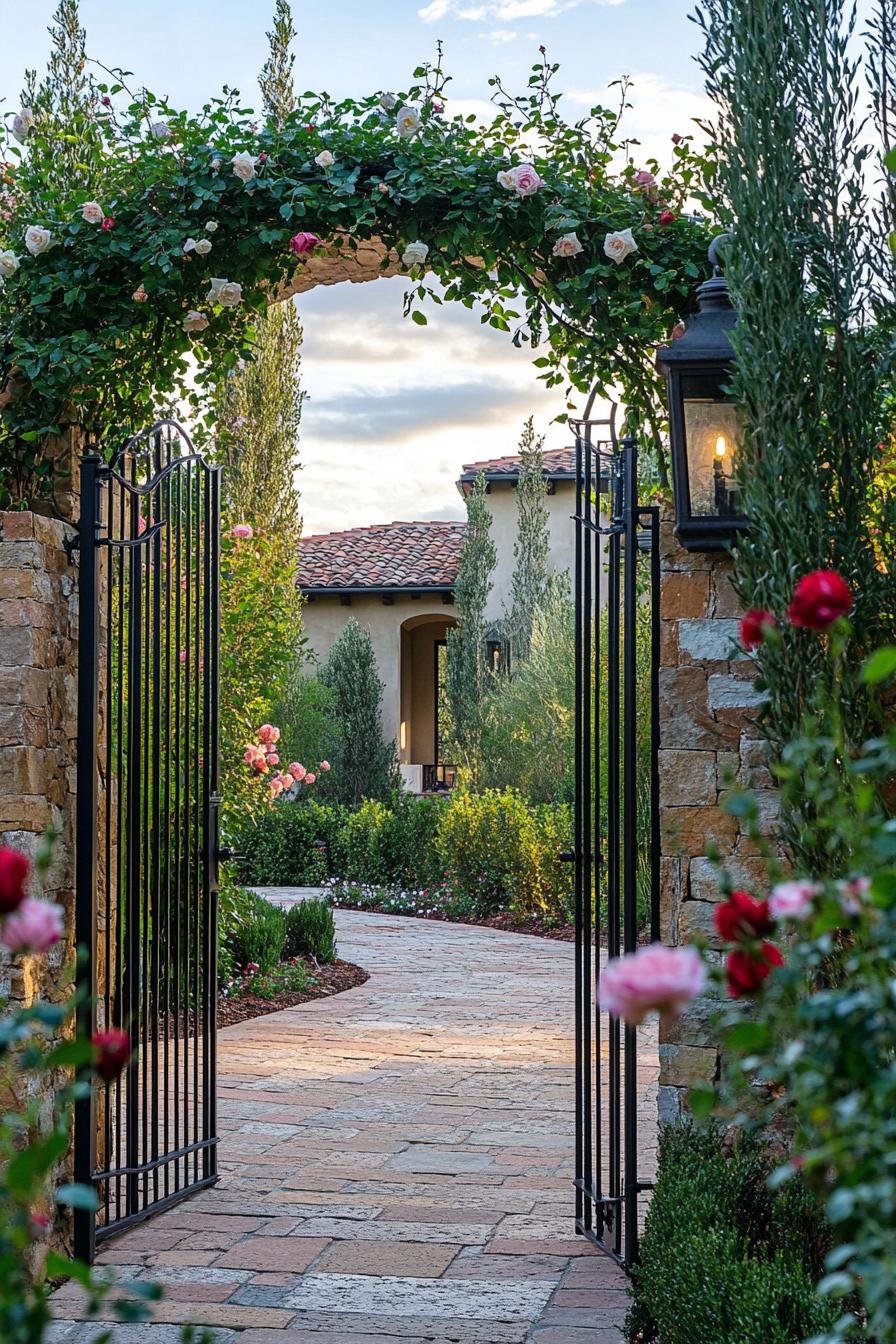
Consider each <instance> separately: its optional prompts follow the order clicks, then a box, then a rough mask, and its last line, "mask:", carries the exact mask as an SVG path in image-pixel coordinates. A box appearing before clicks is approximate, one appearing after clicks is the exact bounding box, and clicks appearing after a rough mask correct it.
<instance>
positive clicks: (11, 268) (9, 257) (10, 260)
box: [0, 250, 19, 278]
mask: <svg viewBox="0 0 896 1344" xmlns="http://www.w3.org/2000/svg"><path fill="white" fill-rule="evenodd" d="M18 269H19V259H18V257H17V256H16V254H15V252H10V251H9V250H7V251H6V252H0V277H3V278H5V277H6V276H7V275H15V273H16V271H17V270H18Z"/></svg>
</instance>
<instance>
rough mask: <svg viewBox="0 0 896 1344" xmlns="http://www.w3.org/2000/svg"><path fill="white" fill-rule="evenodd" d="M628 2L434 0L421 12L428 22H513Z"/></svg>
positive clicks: (425, 21) (419, 13) (581, 0)
mask: <svg viewBox="0 0 896 1344" xmlns="http://www.w3.org/2000/svg"><path fill="white" fill-rule="evenodd" d="M624 4H625V0H489V3H488V4H484V5H468V4H464V3H463V0H431V3H430V4H428V5H426V7H425V8H424V9H418V10H417V14H418V15H419V17H420V18H421V19H422V20H423V22H424V23H437V22H439V20H441V19H446V18H449V17H450V18H452V19H462V20H464V21H466V22H467V23H484V22H487V21H488V20H492V21H493V22H497V23H513V22H515V21H516V20H517V19H552V18H556V17H557V16H558V15H560V14H566V13H568V12H569V10H571V9H579V8H580V7H581V6H582V5H602V6H605V7H615V6H617V5H624Z"/></svg>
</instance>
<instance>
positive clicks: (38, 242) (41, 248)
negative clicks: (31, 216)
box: [25, 224, 56, 257]
mask: <svg viewBox="0 0 896 1344" xmlns="http://www.w3.org/2000/svg"><path fill="white" fill-rule="evenodd" d="M55 241H56V240H55V239H54V237H53V235H52V233H51V232H50V230H49V229H44V228H42V227H41V225H40V224H30V225H29V226H28V228H27V229H26V230H25V246H26V247H27V249H28V251H29V252H30V253H31V255H32V257H39V256H40V255H41V253H42V252H46V251H47V250H48V248H51V247H52V246H53V243H54V242H55Z"/></svg>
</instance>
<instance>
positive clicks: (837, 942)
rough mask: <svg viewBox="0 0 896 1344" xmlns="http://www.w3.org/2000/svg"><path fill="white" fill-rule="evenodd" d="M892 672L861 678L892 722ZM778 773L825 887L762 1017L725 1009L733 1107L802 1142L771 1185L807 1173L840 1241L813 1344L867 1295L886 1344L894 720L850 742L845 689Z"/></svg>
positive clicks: (752, 810)
mask: <svg viewBox="0 0 896 1344" xmlns="http://www.w3.org/2000/svg"><path fill="white" fill-rule="evenodd" d="M847 635H848V627H847V626H846V625H845V623H843V625H842V626H841V628H840V629H839V630H838V631H837V632H835V634H834V636H833V638H832V639H831V640H830V641H829V644H828V648H827V656H828V657H829V658H830V659H831V660H832V661H833V663H834V664H835V667H834V671H833V673H832V675H831V679H832V680H833V681H834V682H835V683H836V681H837V680H838V678H839V676H840V675H842V674H841V673H840V672H838V671H837V669H836V664H837V663H839V662H841V661H842V660H843V659H844V658H845V657H846V656H847V652H848V649H847V646H846V643H845V641H846V638H847ZM894 674H896V648H893V647H891V646H890V647H886V648H884V649H881V650H879V651H878V652H877V653H876V654H874V655H872V656H871V657H870V658H869V659H867V660H866V661H865V663H864V665H863V667H862V669H861V672H860V675H861V678H862V680H864V682H865V684H866V685H867V686H868V688H869V690H870V691H871V693H872V694H874V695H876V696H879V697H880V700H881V702H882V706H881V707H882V710H883V712H884V713H885V714H888V716H889V718H890V720H891V721H892V706H893V689H892V683H893V678H894ZM776 773H777V775H778V779H779V782H780V789H781V794H782V800H783V803H784V806H785V807H788V808H790V809H796V808H797V806H798V807H799V809H800V815H801V816H802V817H803V819H804V820H803V826H804V830H805V832H806V833H805V835H804V837H803V839H804V844H803V846H802V847H801V848H802V852H803V853H806V854H812V855H815V856H816V857H817V866H816V867H815V868H814V869H812V870H809V871H808V872H807V873H806V876H807V878H808V879H810V880H811V879H813V878H814V879H816V880H817V887H816V895H815V897H814V900H813V901H812V905H811V908H810V909H809V910H808V911H807V912H806V913H805V914H804V916H803V917H802V918H799V919H793V920H790V921H785V922H784V924H783V925H782V927H781V929H780V930H779V934H778V935H776V936H777V937H778V940H779V941H780V943H781V947H782V951H783V953H784V965H783V967H781V968H779V969H778V970H776V971H775V972H774V973H773V974H772V975H771V976H770V978H769V980H768V981H767V982H766V985H765V986H764V988H763V992H762V995H761V1003H760V1013H759V1020H745V1019H744V1016H743V1014H742V1013H741V1012H740V1011H738V1009H737V1008H736V1007H732V1008H731V1009H730V1010H729V1012H728V1013H727V1014H726V1018H725V1024H726V1039H727V1046H728V1056H729V1058H728V1065H727V1069H726V1077H725V1082H724V1087H723V1100H724V1102H725V1107H726V1109H727V1111H728V1112H729V1114H734V1115H735V1116H737V1118H738V1119H739V1121H740V1123H742V1124H744V1125H745V1126H747V1127H757V1128H762V1129H763V1130H765V1131H766V1132H769V1130H770V1131H771V1132H773V1133H778V1134H781V1133H784V1134H786V1135H787V1136H788V1138H789V1139H791V1140H792V1142H791V1146H790V1156H789V1160H788V1161H786V1162H785V1163H784V1164H783V1165H781V1166H780V1167H779V1169H778V1170H777V1172H776V1173H775V1175H774V1176H773V1178H772V1181H773V1184H774V1185H782V1184H785V1183H787V1182H789V1181H805V1182H808V1184H809V1185H810V1186H811V1187H812V1188H813V1189H814V1190H815V1191H816V1192H817V1193H818V1195H819V1196H820V1198H821V1200H822V1203H823V1207H824V1211H825V1215H826V1218H827V1221H828V1222H829V1224H830V1226H831V1228H832V1232H833V1238H834V1242H835V1244H834V1247H833V1249H832V1250H831V1252H830V1254H829V1255H828V1256H827V1260H826V1265H825V1275H824V1277H823V1279H822V1281H821V1283H820V1285H819V1291H820V1292H821V1294H822V1295H823V1296H827V1297H830V1298H831V1299H834V1300H839V1299H843V1304H844V1311H843V1315H842V1318H841V1320H840V1323H839V1325H838V1326H837V1327H836V1328H835V1329H834V1330H833V1331H832V1332H831V1333H829V1334H825V1335H824V1336H823V1337H822V1336H819V1337H818V1340H817V1341H813V1344H822V1339H823V1340H824V1341H828V1340H833V1339H840V1338H846V1337H849V1338H852V1337H853V1336H852V1335H851V1333H850V1332H851V1331H852V1330H853V1329H854V1324H855V1316H854V1312H853V1310H851V1309H850V1308H854V1307H855V1305H856V1302H860V1303H861V1305H862V1307H863V1308H864V1311H865V1312H866V1313H867V1318H868V1321H867V1334H868V1337H870V1338H873V1339H875V1340H877V1341H879V1342H880V1344H884V1341H893V1340H896V1294H894V1291H893V1284H894V1282H896V1242H894V1238H893V1226H894V1223H896V1170H894V1152H896V1054H894V1045H893V1043H894V1041H896V995H894V979H893V972H894V966H896V822H894V818H893V815H892V801H893V787H894V781H896V727H890V728H889V730H888V731H887V732H885V733H883V734H882V735H880V736H878V737H877V738H874V739H872V740H870V741H868V742H866V743H865V744H864V745H863V747H862V748H861V749H860V750H853V751H850V750H849V749H848V748H847V746H846V739H845V736H844V729H843V724H842V715H841V713H840V707H839V700H838V697H837V696H836V694H835V695H833V696H831V697H829V699H828V702H827V705H826V706H822V705H819V706H817V707H816V709H815V712H813V714H812V715H811V716H807V717H806V719H805V721H804V724H803V731H802V734H801V735H800V736H799V737H798V738H797V739H796V740H794V741H793V742H792V743H790V744H789V745H788V746H787V747H786V749H785V751H784V754H783V760H782V762H781V764H780V766H779V767H777V770H776ZM731 809H732V810H733V811H734V812H735V813H736V814H737V815H740V816H741V817H743V818H744V819H745V820H746V822H747V824H748V826H749V827H750V829H751V831H752V833H753V837H754V840H755V841H756V842H757V843H762V841H761V837H760V836H759V829H758V817H757V811H756V807H755V802H754V800H752V799H751V798H750V796H749V795H744V794H737V795H735V796H734V797H733V798H732V801H731ZM767 852H768V851H767ZM768 857H769V875H770V878H771V880H772V881H777V880H780V879H781V877H782V874H781V872H780V869H779V865H778V861H777V859H776V858H775V857H774V856H773V855H771V854H770V853H769V855H768ZM832 871H834V872H838V873H839V876H838V877H836V878H833V879H832V878H827V880H825V877H826V875H827V874H829V873H830V872H832ZM863 1337H864V1335H863Z"/></svg>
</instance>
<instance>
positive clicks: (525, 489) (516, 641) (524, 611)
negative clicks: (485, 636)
mask: <svg viewBox="0 0 896 1344" xmlns="http://www.w3.org/2000/svg"><path fill="white" fill-rule="evenodd" d="M520 458H521V459H522V461H521V466H520V475H519V480H518V481H517V487H516V510H517V532H516V542H515V543H514V547H513V558H514V569H513V579H512V581H511V593H510V598H511V606H510V614H509V616H508V617H507V621H506V633H507V643H508V646H509V654H510V668H511V672H513V671H515V670H516V668H517V667H518V666H520V665H521V664H523V663H524V662H525V661H526V660H527V659H528V657H529V654H530V652H531V648H532V633H533V627H534V624H535V619H536V613H537V612H538V610H539V608H540V607H541V605H542V603H543V602H544V600H545V597H546V593H547V585H548V571H547V563H548V550H549V548H550V537H549V535H548V506H547V493H548V490H547V483H546V481H545V479H544V436H543V435H537V434H536V433H535V427H534V424H533V420H532V416H531V415H530V416H529V419H528V420H527V421H526V423H525V425H524V426H523V436H522V439H521V440H520Z"/></svg>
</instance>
